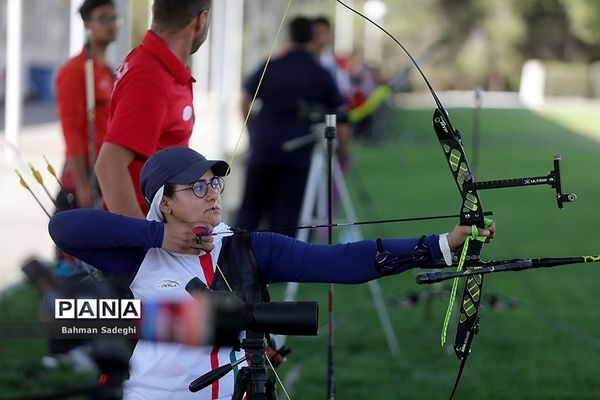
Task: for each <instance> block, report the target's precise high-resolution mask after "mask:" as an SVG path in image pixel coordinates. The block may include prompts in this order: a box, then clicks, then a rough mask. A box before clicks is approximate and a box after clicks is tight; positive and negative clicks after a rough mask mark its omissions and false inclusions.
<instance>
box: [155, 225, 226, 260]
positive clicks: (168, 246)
mask: <svg viewBox="0 0 600 400" xmlns="http://www.w3.org/2000/svg"><path fill="white" fill-rule="evenodd" d="M197 227H198V224H192V223H186V222H169V223H166V224H164V235H163V242H162V245H161V248H162V249H163V250H166V251H168V252H170V253H183V254H196V255H199V254H201V253H202V252H206V253H209V252H211V251H212V250H213V249H214V248H215V245H214V244H213V236H211V235H210V233H211V232H212V229H211V228H210V227H206V228H207V229H206V232H207V233H208V234H206V235H198V234H196V233H195V232H194V228H197Z"/></svg>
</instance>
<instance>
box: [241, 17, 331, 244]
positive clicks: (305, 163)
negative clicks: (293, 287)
mask: <svg viewBox="0 0 600 400" xmlns="http://www.w3.org/2000/svg"><path fill="white" fill-rule="evenodd" d="M289 38H290V45H289V48H288V50H287V52H285V53H284V54H283V55H282V56H280V57H279V58H276V59H274V60H273V61H271V63H270V64H269V68H268V69H267V72H266V75H265V77H264V80H263V82H262V86H261V87H260V90H259V91H258V98H259V99H260V100H261V101H262V108H261V109H260V111H259V112H258V114H257V115H256V116H255V117H254V118H253V119H252V121H251V123H250V126H249V134H250V156H249V159H248V163H247V169H246V184H245V189H244V196H243V200H242V204H241V208H240V210H239V213H238V216H237V221H236V225H237V226H239V227H240V228H243V229H250V230H252V229H256V228H257V227H258V225H259V223H260V221H261V218H262V217H263V216H265V215H266V214H267V213H269V215H268V217H269V219H268V225H269V227H270V228H284V227H293V226H296V224H297V222H298V217H299V214H300V208H301V206H302V199H303V195H304V187H305V185H306V180H307V176H308V170H309V167H310V162H311V155H312V147H313V144H314V142H310V144H306V145H304V146H301V147H299V148H297V149H295V150H292V151H288V152H286V151H284V150H283V148H282V147H283V144H284V143H285V142H288V141H290V140H292V139H297V138H299V137H303V136H306V135H309V134H310V133H311V122H310V121H308V120H306V119H305V118H303V117H301V116H300V106H301V104H307V105H309V106H311V107H316V108H321V109H327V110H332V111H334V112H335V110H336V109H338V108H339V107H340V106H342V105H343V99H342V97H341V96H340V94H339V92H338V90H337V87H336V84H335V82H334V81H333V78H332V77H331V75H330V74H329V73H328V72H327V71H326V70H325V69H324V68H323V67H321V66H320V65H319V64H318V63H317V61H316V60H315V57H314V54H313V53H312V49H311V41H312V38H313V30H312V21H311V20H310V19H308V18H305V17H296V18H295V19H294V20H292V21H291V23H290V25H289ZM262 70H263V67H262V66H261V67H260V68H258V69H257V70H256V72H255V73H254V74H252V76H251V77H250V79H248V80H247V81H246V83H245V84H244V99H243V104H242V111H243V113H244V115H246V114H247V113H248V109H249V105H250V100H251V97H252V96H253V95H254V93H255V92H256V90H257V88H258V83H259V80H260V76H261V73H262ZM340 139H343V138H342V137H340ZM286 234H288V235H289V236H294V235H295V233H294V232H290V231H287V232H286Z"/></svg>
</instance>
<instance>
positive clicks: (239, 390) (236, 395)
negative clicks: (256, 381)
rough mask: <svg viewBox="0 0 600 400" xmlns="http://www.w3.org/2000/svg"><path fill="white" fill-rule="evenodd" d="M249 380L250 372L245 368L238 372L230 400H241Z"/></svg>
mask: <svg viewBox="0 0 600 400" xmlns="http://www.w3.org/2000/svg"><path fill="white" fill-rule="evenodd" d="M251 378H252V377H251V376H250V370H249V369H248V368H247V367H244V368H242V369H240V370H239V372H238V374H237V377H236V378H235V384H234V386H233V396H231V400H243V398H244V394H246V390H247V388H248V383H249V379H251Z"/></svg>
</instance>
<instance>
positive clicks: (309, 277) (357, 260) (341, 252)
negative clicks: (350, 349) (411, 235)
mask: <svg viewBox="0 0 600 400" xmlns="http://www.w3.org/2000/svg"><path fill="white" fill-rule="evenodd" d="M250 240H251V246H252V252H253V253H254V257H255V258H256V261H257V263H258V269H259V271H260V274H261V277H262V278H263V280H264V281H265V283H274V282H329V283H363V282H367V281H370V280H373V279H377V278H380V277H382V276H383V275H382V274H380V273H379V272H378V271H377V270H376V269H375V265H374V260H375V254H376V252H377V247H376V243H375V241H374V240H363V241H360V242H354V243H347V244H334V245H322V244H313V243H306V242H302V241H299V240H295V239H292V238H290V237H288V236H283V235H279V234H276V233H270V232H269V233H265V232H256V233H252V234H251V236H250ZM418 240H419V239H384V240H383V246H384V248H385V249H386V250H387V251H389V252H390V253H392V254H394V255H398V256H402V255H406V254H410V252H411V251H412V250H413V249H414V247H415V245H416V244H417V242H418ZM438 241H439V236H438V235H431V236H428V237H427V238H426V239H425V245H426V246H427V247H428V248H429V256H430V261H431V262H432V263H433V262H436V263H437V262H438V261H439V260H440V259H442V253H441V251H440V247H439V242H438ZM417 266H418V265H417V264H416V263H407V264H406V265H405V266H404V268H399V269H398V270H397V271H396V273H400V272H403V271H406V270H408V269H411V268H415V267H417Z"/></svg>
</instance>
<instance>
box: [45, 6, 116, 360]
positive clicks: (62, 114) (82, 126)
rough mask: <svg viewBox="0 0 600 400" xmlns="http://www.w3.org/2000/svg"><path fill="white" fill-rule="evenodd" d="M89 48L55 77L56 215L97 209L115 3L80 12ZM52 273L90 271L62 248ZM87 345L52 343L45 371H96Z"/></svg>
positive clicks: (72, 277) (70, 278) (68, 276)
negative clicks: (61, 158) (58, 133)
mask: <svg viewBox="0 0 600 400" xmlns="http://www.w3.org/2000/svg"><path fill="white" fill-rule="evenodd" d="M79 14H80V15H81V18H82V19H83V23H84V26H85V29H86V30H87V32H88V38H87V40H88V43H87V44H86V46H85V47H84V48H83V49H82V50H81V52H80V53H79V54H78V55H76V56H75V57H73V58H71V59H69V60H68V61H67V62H66V63H65V64H64V65H63V66H62V67H61V68H60V69H59V71H58V73H57V77H56V102H57V106H58V114H59V118H60V122H61V125H62V132H63V137H64V141H65V149H66V154H65V159H66V162H65V166H64V169H63V172H62V177H61V181H62V188H61V190H60V192H59V193H58V195H57V196H56V200H57V207H56V212H60V211H65V210H68V209H71V208H78V207H81V208H89V207H93V206H94V205H95V204H94V203H95V202H97V201H98V200H99V199H98V198H94V195H93V193H96V194H97V192H98V190H97V188H92V185H95V184H96V183H95V180H94V179H91V178H92V176H91V171H92V168H93V165H92V162H93V159H92V160H90V149H89V144H90V141H92V140H93V143H94V144H95V145H94V150H95V154H94V158H95V157H96V156H97V154H98V150H99V149H100V145H101V144H102V141H103V140H104V135H105V134H106V123H107V121H108V110H109V103H110V94H111V91H112V87H113V73H112V68H111V67H109V66H108V65H107V63H106V59H105V58H106V49H107V47H108V45H109V44H110V43H111V42H113V41H114V40H115V39H116V36H117V14H116V11H115V6H114V3H113V1H112V0H85V1H84V2H83V4H82V5H81V7H80V8H79ZM90 55H91V56H92V57H93V59H92V63H93V79H94V81H93V82H94V86H93V87H94V113H95V118H94V126H93V131H91V132H90V129H89V123H88V114H87V107H86V98H87V93H86V80H87V79H89V77H87V76H86V74H87V73H86V61H87V60H88V57H89V56H90ZM53 272H54V273H55V274H56V275H57V276H59V277H61V278H62V279H65V282H73V283H75V282H77V281H78V280H79V279H80V278H81V276H82V275H83V274H85V273H86V272H87V270H86V269H85V268H83V267H82V264H81V262H79V261H78V260H75V259H73V257H71V256H70V255H68V254H66V253H64V252H62V251H60V249H57V266H56V269H55V270H53ZM83 344H84V342H83V341H77V340H58V339H51V340H49V341H48V354H47V355H45V356H44V357H43V358H42V365H43V366H44V367H46V368H55V367H58V365H59V364H61V363H66V364H70V365H72V366H73V368H74V369H75V370H76V371H91V370H94V369H95V365H94V363H93V362H92V360H91V359H90V358H89V356H88V355H87V354H86V352H85V351H84V350H83V348H82V347H81V345H83Z"/></svg>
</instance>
